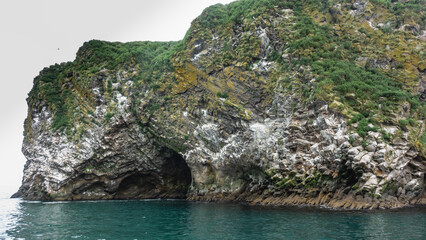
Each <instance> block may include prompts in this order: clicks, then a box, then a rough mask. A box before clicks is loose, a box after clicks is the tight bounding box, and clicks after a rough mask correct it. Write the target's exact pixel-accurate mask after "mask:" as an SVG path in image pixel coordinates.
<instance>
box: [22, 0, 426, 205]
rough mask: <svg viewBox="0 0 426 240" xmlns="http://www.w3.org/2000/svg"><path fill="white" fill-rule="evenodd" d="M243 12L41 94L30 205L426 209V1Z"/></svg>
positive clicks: (265, 5)
mask: <svg viewBox="0 0 426 240" xmlns="http://www.w3.org/2000/svg"><path fill="white" fill-rule="evenodd" d="M303 2H304V3H302V1H278V0H259V1H249V0H241V1H237V2H234V3H232V4H230V5H226V6H224V5H215V6H212V7H209V8H207V9H206V10H205V11H204V12H203V13H202V14H201V16H200V17H198V18H197V19H195V20H194V21H193V23H192V25H191V28H190V30H189V31H188V33H187V35H186V37H185V39H184V40H182V41H180V42H168V43H167V42H132V43H109V42H103V41H97V40H92V41H89V42H87V43H85V44H84V45H83V46H82V47H81V48H80V49H79V51H78V53H77V57H76V60H75V61H73V62H69V63H63V64H60V65H54V66H51V67H49V68H45V69H44V70H43V71H41V72H40V75H39V76H38V77H36V78H35V80H34V87H33V89H32V90H31V92H30V93H29V96H28V99H27V102H28V106H29V109H28V117H27V119H26V121H25V125H24V127H25V132H24V136H25V137H24V143H23V147H22V151H23V153H24V155H25V157H26V158H27V163H26V165H25V169H24V178H23V182H22V186H21V188H20V189H19V191H18V192H17V193H16V194H15V196H16V197H23V198H24V199H41V200H82V199H129V198H186V199H191V200H207V201H210V200H212V201H221V200H224V201H245V202H249V203H253V204H275V205H280V204H310V205H327V206H332V207H344V208H356V209H361V208H377V207H382V208H393V207H401V206H406V205H409V204H426V196H425V194H426V192H425V167H426V160H425V156H426V148H425V147H426V135H425V133H424V128H425V123H424V117H425V113H426V107H425V100H426V91H425V86H426V78H425V67H426V62H425V61H424V59H426V58H425V55H426V52H425V45H426V43H425V40H426V31H425V6H424V4H423V3H422V1H396V2H395V1H393V2H391V1H378V0H377V1H367V0H356V1H338V0H329V1H303Z"/></svg>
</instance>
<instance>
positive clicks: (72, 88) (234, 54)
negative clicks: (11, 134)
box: [25, 0, 426, 153]
mask: <svg viewBox="0 0 426 240" xmlns="http://www.w3.org/2000/svg"><path fill="white" fill-rule="evenodd" d="M359 6H361V7H359ZM286 9H289V10H291V13H290V12H285V11H283V10H286ZM425 10H426V9H425V2H424V1H423V0H411V1H390V0H374V1H373V0H372V1H342V0H328V1H319V0H310V1H290V0H287V1H283V0H256V1H253V0H240V1H236V2H234V3H231V4H229V5H221V4H218V5H214V6H211V7H209V8H207V9H205V10H204V11H203V13H202V14H201V15H200V17H198V18H197V19H195V20H194V21H193V23H192V25H191V28H190V30H189V31H188V33H187V35H186V36H185V38H184V40H182V41H180V42H131V43H117V42H115V43H110V42H104V41H98V40H92V41H89V42H87V43H85V44H84V45H83V46H82V47H81V48H80V50H79V52H78V53H77V58H76V60H75V61H74V62H70V63H66V64H61V65H54V66H51V67H49V68H46V69H44V70H43V71H41V73H40V75H39V76H38V77H36V78H35V80H34V87H33V89H32V91H31V92H30V94H29V104H30V106H32V107H35V108H41V107H43V106H46V107H47V108H48V109H49V110H50V111H51V113H52V114H53V115H54V118H53V122H52V125H51V128H52V129H53V130H54V131H63V130H66V131H67V132H68V133H69V135H71V136H72V135H73V134H75V133H77V132H78V131H77V129H75V126H76V125H77V123H79V124H80V125H83V126H84V125H85V124H94V123H92V122H91V121H90V120H91V114H92V113H93V111H94V107H95V105H94V102H95V100H96V99H95V98H96V96H95V94H94V93H93V91H92V89H94V88H98V89H99V91H100V92H101V94H102V95H103V96H105V98H106V99H109V101H112V102H114V96H115V97H116V95H114V92H115V91H118V92H120V94H122V95H126V94H127V95H131V98H132V102H131V104H132V109H133V112H134V114H135V115H138V116H139V115H147V116H148V115H157V116H159V117H164V118H166V117H168V116H171V115H172V114H173V111H177V109H178V108H177V107H176V106H177V105H179V104H184V105H185V106H186V104H188V107H190V106H191V104H196V103H197V101H196V100H197V99H196V97H198V96H193V99H192V100H191V101H189V100H187V101H186V102H185V103H184V102H183V101H181V102H179V101H178V99H175V98H173V96H176V95H178V94H181V93H184V92H185V91H186V90H187V89H188V88H191V87H194V86H196V84H197V81H199V80H201V79H203V80H205V82H206V83H205V84H206V85H207V86H208V89H209V90H211V91H212V93H211V94H206V95H204V96H203V99H204V100H205V101H207V102H209V106H212V108H213V106H214V108H215V109H217V108H219V107H218V103H217V102H216V101H217V99H218V98H225V99H226V100H227V101H228V105H227V107H229V108H238V109H239V111H240V112H241V113H244V112H248V111H249V110H250V106H248V104H246V103H245V102H244V101H243V99H241V98H239V97H238V96H237V94H236V93H235V92H234V91H235V89H234V88H235V85H236V86H239V84H240V85H241V84H247V85H250V86H252V85H253V88H256V87H255V86H263V87H264V85H267V86H268V87H269V88H266V87H264V88H265V89H272V90H271V91H278V88H279V87H278V86H280V85H281V86H282V87H283V89H284V92H286V93H287V94H291V95H295V96H298V97H299V98H300V99H301V101H302V102H308V101H314V100H322V101H326V102H328V103H329V105H330V107H331V108H332V109H333V110H334V111H336V112H340V113H342V114H343V115H345V116H346V118H347V119H348V121H349V123H351V124H353V125H354V126H353V130H355V131H357V132H358V133H359V134H360V135H361V136H365V135H366V134H367V133H368V132H369V131H379V130H380V129H382V128H384V127H385V126H388V125H397V126H400V124H399V123H400V120H401V119H407V118H409V119H412V124H405V125H404V126H401V129H402V130H404V131H410V132H411V133H412V134H411V133H410V134H411V135H410V136H411V138H412V139H411V140H412V143H413V145H415V146H417V147H418V148H420V149H423V153H424V152H425V150H424V148H425V145H426V144H425V142H424V141H425V140H424V139H425V137H424V133H423V131H424V130H423V129H424V123H423V122H422V121H424V118H425V113H426V108H425V103H424V101H420V96H419V93H422V92H421V91H423V90H422V89H420V87H419V86H420V85H421V82H422V81H423V82H424V81H425V79H424V78H425V77H424V70H425V66H426V63H425V60H424V59H425V58H426V53H425V42H424V40H421V36H419V35H420V33H421V32H422V31H423V29H424V27H425V21H426V14H425V12H426V11H425ZM286 14H287V15H286ZM277 19H279V20H277ZM266 27H269V29H272V31H271V32H268V33H265V34H266V35H269V36H273V38H271V37H270V40H271V42H270V43H265V40H264V39H261V37H260V35H261V33H259V31H261V30H262V29H263V28H266ZM238 31H239V32H240V33H242V34H241V35H239V36H234V33H235V32H238ZM215 38H218V39H219V40H214V39H215ZM212 39H213V40H212ZM212 41H217V42H218V45H217V46H216V49H214V50H213V51H210V52H209V51H208V50H206V49H202V50H198V49H197V48H199V47H200V46H201V48H202V46H203V44H205V45H208V44H209V43H211V42H212ZM264 44H269V48H268V46H267V47H265V46H264ZM264 48H265V49H264ZM196 57H197V58H200V59H199V60H198V59H197V64H195V63H194V64H193V63H191V58H196ZM265 61H266V62H267V63H268V64H272V66H274V67H270V68H269V70H268V71H267V72H266V73H262V72H259V71H255V70H254V69H255V68H254V66H259V65H260V64H261V63H262V62H265ZM117 72H118V73H117ZM124 72H125V74H123V73H124ZM213 75H214V76H215V79H218V80H217V81H219V80H220V81H223V84H217V83H215V84H216V85H214V86H213V85H212V84H210V82H211V81H213V80H212V76H213ZM218 76H219V77H218ZM122 79H126V81H127V80H130V81H132V82H133V85H132V86H131V87H129V86H127V88H126V89H123V86H124V85H123V82H122ZM225 80H226V81H228V80H229V81H230V82H231V83H229V81H228V82H227V83H226V82H225ZM117 83H120V84H118V85H119V87H117ZM209 84H210V85H209ZM271 86H272V87H271ZM130 89H132V90H131V91H132V93H129V91H130ZM262 89H263V88H262ZM147 91H148V92H149V94H151V95H150V96H152V97H151V98H150V101H149V102H148V103H147V106H149V107H145V108H144V105H143V103H142V102H141V100H140V99H141V98H142V97H141V96H140V95H142V94H144V96H146V95H147V94H148V93H146V92H147ZM265 91H266V90H265ZM253 94H254V96H253V97H254V98H255V97H256V96H255V95H256V94H257V93H255V92H253ZM271 95H272V94H271ZM198 100H199V99H198ZM204 100H203V101H204ZM200 101H201V100H200ZM192 102H194V103H192ZM116 108H117V107H116V104H111V108H110V109H109V110H108V111H109V112H108V113H107V114H106V115H105V120H106V121H107V122H108V121H109V120H110V118H112V117H113V116H114V111H115V109H116ZM212 111H213V110H212ZM165 112H168V113H167V114H168V115H167V114H166V113H165ZM240 115H241V116H243V115H244V114H240ZM29 118H31V115H29ZM245 118H248V116H245ZM141 119H142V121H143V120H144V117H143V116H142V117H141ZM28 124H29V120H27V124H26V125H27V126H26V130H25V132H26V133H27V132H28V131H29V130H28ZM71 129H74V132H72V131H71ZM379 132H380V131H379ZM383 134H384V136H383V137H384V138H386V139H390V138H391V136H390V135H387V133H383ZM170 135H173V134H172V133H170ZM182 138H184V137H183V136H182ZM185 139H186V140H188V139H189V138H188V137H187V136H186V137H185Z"/></svg>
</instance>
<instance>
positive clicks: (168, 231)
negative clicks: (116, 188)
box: [0, 199, 426, 240]
mask: <svg viewBox="0 0 426 240" xmlns="http://www.w3.org/2000/svg"><path fill="white" fill-rule="evenodd" d="M0 239H250V240H257V239H426V208H407V209H402V210H385V211H383V210H382V211H371V212H369V211H342V210H340V211H339V210H328V209H321V208H307V207H302V208H300V207H291V208H288V207H287V208H272V207H252V206H246V205H242V204H221V203H198V202H186V201H172V200H169V201H168V200H151V201H97V202H90V201H89V202H28V201H22V200H19V199H0Z"/></svg>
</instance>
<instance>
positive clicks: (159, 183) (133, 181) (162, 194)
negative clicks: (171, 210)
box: [115, 147, 192, 199]
mask: <svg viewBox="0 0 426 240" xmlns="http://www.w3.org/2000/svg"><path fill="white" fill-rule="evenodd" d="M156 161H161V162H162V166H161V169H158V170H156V171H143V172H139V171H136V172H133V173H131V174H129V175H128V176H126V177H125V178H124V179H123V180H122V181H121V183H120V185H119V187H118V190H117V192H116V194H115V199H144V198H176V199H182V198H186V195H187V192H188V189H189V187H190V186H191V181H192V177H191V170H190V168H189V166H188V164H187V163H186V161H185V159H184V158H183V157H182V155H180V154H179V153H178V152H176V151H174V150H172V149H170V148H166V147H163V148H162V149H161V150H160V155H159V157H158V159H156Z"/></svg>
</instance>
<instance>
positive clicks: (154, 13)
mask: <svg viewBox="0 0 426 240" xmlns="http://www.w3.org/2000/svg"><path fill="white" fill-rule="evenodd" d="M232 1H233V0H179V1H178V0H155V1H154V0H115V1H113V0H72V1H70V0H1V1H0V32H1V36H0V110H1V111H0V154H1V155H0V198H1V197H7V196H9V195H11V194H12V193H14V192H15V191H16V190H17V189H18V187H19V186H20V183H21V179H22V171H23V168H24V164H25V161H26V160H25V157H24V156H23V154H22V153H21V144H22V140H23V136H22V132H23V122H24V119H25V117H26V114H27V104H26V101H25V99H26V97H27V94H28V92H29V91H30V90H31V87H32V82H33V79H34V77H35V76H37V75H38V72H39V71H40V70H41V69H43V68H44V67H47V66H49V65H52V64H55V63H61V62H66V61H72V60H74V57H75V53H76V52H77V50H78V48H79V47H80V46H81V45H82V44H83V43H84V42H85V41H88V40H91V39H100V40H107V41H121V42H128V41H144V40H151V41H171V40H181V39H182V38H183V37H184V35H185V33H186V31H187V30H188V28H189V26H190V23H191V21H192V20H193V19H194V18H196V17H197V16H198V15H200V14H201V12H202V11H203V9H204V8H206V7H208V6H210V5H213V4H216V3H223V4H227V3H229V2H232ZM58 49H59V50H58Z"/></svg>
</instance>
